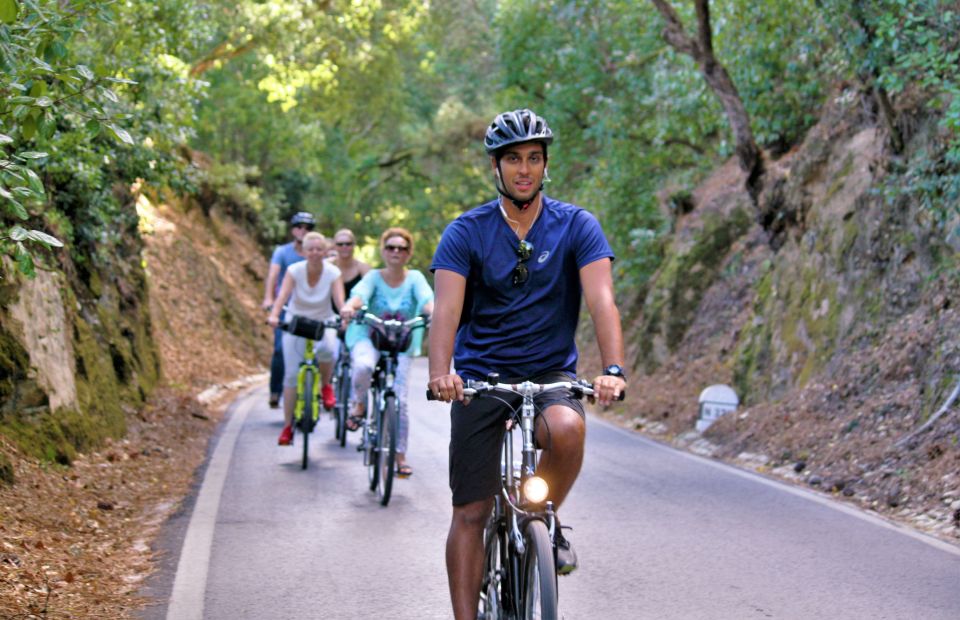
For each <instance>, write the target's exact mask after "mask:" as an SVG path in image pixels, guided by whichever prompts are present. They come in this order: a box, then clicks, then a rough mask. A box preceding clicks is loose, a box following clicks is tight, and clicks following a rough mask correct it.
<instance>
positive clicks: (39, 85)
mask: <svg viewBox="0 0 960 620" xmlns="http://www.w3.org/2000/svg"><path fill="white" fill-rule="evenodd" d="M46 94H47V83H46V82H44V81H43V80H36V81H34V83H33V86H31V87H30V96H31V97H42V96H43V95H46Z"/></svg>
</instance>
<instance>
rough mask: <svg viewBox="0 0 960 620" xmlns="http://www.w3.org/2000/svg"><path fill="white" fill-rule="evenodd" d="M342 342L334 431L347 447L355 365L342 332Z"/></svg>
mask: <svg viewBox="0 0 960 620" xmlns="http://www.w3.org/2000/svg"><path fill="white" fill-rule="evenodd" d="M338 338H339V340H340V356H339V357H338V358H337V363H336V365H335V366H334V369H333V392H334V394H336V396H337V404H336V405H334V406H333V419H334V429H333V435H334V437H335V438H336V439H337V441H338V442H340V447H341V448H343V447H344V446H346V445H347V430H348V429H347V418H348V417H349V416H350V390H351V388H352V385H353V383H352V382H353V364H352V362H351V361H350V351H349V350H348V349H347V343H346V340H345V339H344V333H343V331H342V330H340V331H339V332H338Z"/></svg>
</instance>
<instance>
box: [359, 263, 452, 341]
mask: <svg viewBox="0 0 960 620" xmlns="http://www.w3.org/2000/svg"><path fill="white" fill-rule="evenodd" d="M350 297H351V298H353V297H359V298H360V299H362V300H363V304H364V305H365V306H366V307H367V312H370V313H372V314H375V315H377V316H378V317H380V318H381V319H387V318H390V319H397V320H399V321H406V320H409V319H412V318H413V317H415V316H417V315H418V314H420V311H421V310H423V307H424V306H425V305H426V304H427V302H429V301H432V300H433V289H431V288H430V284H429V283H427V279H426V278H425V277H424V275H423V274H422V273H421V272H419V271H417V270H416V269H411V270H409V271H407V277H406V278H404V280H403V282H402V283H401V284H400V286H398V287H396V288H394V287H392V286H390V285H389V284H387V282H386V280H384V279H383V276H382V275H380V270H379V269H371V270H370V271H368V272H367V275H365V276H363V279H361V280H360V281H359V282H358V283H357V285H356V286H354V287H353V291H352V292H351V293H350ZM369 331H370V328H369V327H367V326H366V325H359V324H357V323H351V324H350V326H349V327H347V334H346V340H347V346H348V347H353V346H354V345H355V344H356V343H357V342H358V341H360V340H361V339H363V338H369V337H370V336H369ZM422 340H423V330H422V329H418V330H416V331H414V332H413V339H412V340H411V342H410V347H409V348H408V349H407V350H406V351H404V353H405V354H407V355H419V354H420V342H421V341H422Z"/></svg>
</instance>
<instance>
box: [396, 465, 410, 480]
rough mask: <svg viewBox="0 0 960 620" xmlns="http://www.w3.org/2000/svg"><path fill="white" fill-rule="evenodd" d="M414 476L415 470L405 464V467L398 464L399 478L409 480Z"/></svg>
mask: <svg viewBox="0 0 960 620" xmlns="http://www.w3.org/2000/svg"><path fill="white" fill-rule="evenodd" d="M412 475H413V468H412V467H410V466H409V465H407V464H406V463H404V464H403V465H400V464H399V463H398V464H397V476H399V477H400V478H409V477H410V476H412Z"/></svg>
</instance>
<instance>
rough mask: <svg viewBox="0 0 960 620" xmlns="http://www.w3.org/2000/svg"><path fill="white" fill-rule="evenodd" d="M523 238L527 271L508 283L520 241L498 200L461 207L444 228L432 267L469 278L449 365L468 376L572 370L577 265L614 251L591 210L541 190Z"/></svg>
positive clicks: (515, 375) (609, 255) (513, 376)
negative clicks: (530, 248)
mask: <svg viewBox="0 0 960 620" xmlns="http://www.w3.org/2000/svg"><path fill="white" fill-rule="evenodd" d="M526 241H527V242H528V243H530V244H531V245H533V252H532V254H531V256H530V259H529V260H527V261H525V263H524V264H525V265H526V266H527V269H528V270H529V277H528V278H527V281H526V282H524V283H523V284H521V285H519V286H514V284H513V278H512V273H513V270H514V268H515V267H516V266H517V262H518V258H517V254H516V249H517V247H518V245H519V240H518V239H517V235H516V233H515V232H514V231H513V229H511V228H510V226H509V225H508V224H507V222H506V221H505V220H504V219H503V215H502V214H501V213H500V207H499V201H497V200H494V201H492V202H488V203H487V204H485V205H482V206H480V207H477V208H476V209H472V210H470V211H467V212H466V213H464V214H463V215H461V216H460V217H458V218H457V219H456V220H454V221H453V222H451V223H450V225H449V226H447V229H446V230H445V231H444V232H443V237H442V238H441V239H440V244H439V245H438V246H437V252H436V254H434V256H433V264H432V265H431V266H430V270H431V271H434V272H435V271H436V270H438V269H445V270H449V271H453V272H456V273H459V274H460V275H462V276H464V277H465V278H466V279H467V286H466V295H465V299H464V306H463V315H462V316H461V319H460V326H459V327H458V328H457V337H456V343H455V346H454V366H455V367H456V370H457V372H458V373H459V374H460V375H462V376H464V377H466V378H471V379H483V378H485V377H486V375H487V373H489V372H498V373H500V376H501V377H503V378H504V379H506V378H510V379H519V378H527V377H532V376H534V375H538V374H542V373H546V372H552V371H566V372H571V373H575V372H576V369H577V346H576V343H575V342H574V336H575V333H576V329H577V320H578V318H579V315H580V297H581V288H580V269H581V268H582V267H585V266H586V265H589V264H590V263H593V262H595V261H598V260H601V259H605V258H609V259H611V260H613V258H614V256H613V250H611V249H610V244H609V243H607V239H606V237H604V235H603V230H602V229H601V228H600V223H599V222H598V221H597V218H596V217H594V216H593V214H591V213H590V212H588V211H585V210H584V209H581V208H580V207H577V206H576V205H572V204H567V203H565V202H560V201H558V200H553V199H551V198H547V197H546V196H543V210H542V212H541V213H540V216H539V217H538V218H537V221H536V222H534V224H533V227H532V228H531V229H530V231H529V232H528V233H527V236H526Z"/></svg>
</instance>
